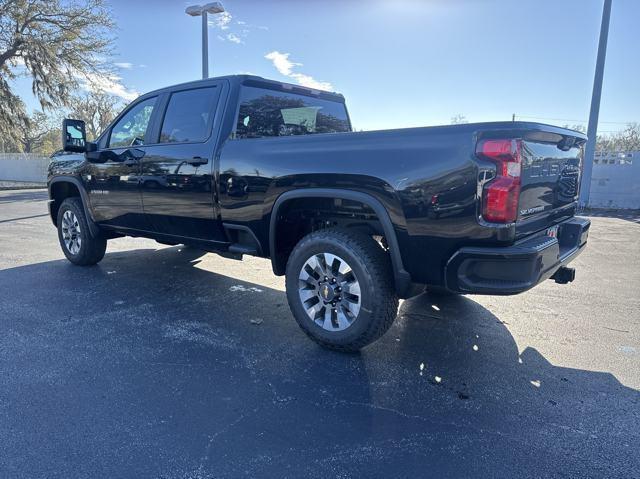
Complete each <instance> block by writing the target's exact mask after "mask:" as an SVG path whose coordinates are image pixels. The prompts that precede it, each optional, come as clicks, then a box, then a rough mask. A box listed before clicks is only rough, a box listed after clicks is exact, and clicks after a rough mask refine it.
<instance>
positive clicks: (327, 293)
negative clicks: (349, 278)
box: [320, 283, 335, 301]
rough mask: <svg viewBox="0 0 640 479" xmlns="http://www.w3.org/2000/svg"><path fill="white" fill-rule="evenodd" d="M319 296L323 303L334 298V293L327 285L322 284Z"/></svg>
mask: <svg viewBox="0 0 640 479" xmlns="http://www.w3.org/2000/svg"><path fill="white" fill-rule="evenodd" d="M320 296H322V299H324V300H325V301H332V300H333V298H334V297H335V291H334V290H333V288H332V287H331V286H329V285H328V284H327V283H323V284H321V285H320Z"/></svg>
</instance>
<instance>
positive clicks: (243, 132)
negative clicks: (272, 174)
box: [235, 86, 351, 138]
mask: <svg viewBox="0 0 640 479" xmlns="http://www.w3.org/2000/svg"><path fill="white" fill-rule="evenodd" d="M239 104H240V105H239V110H238V121H237V123H236V131H235V137H236V138H262V137H273V136H292V135H312V134H317V133H343V132H349V131H351V124H350V122H349V115H348V114H347V108H346V106H345V104H344V102H340V101H332V100H327V99H325V98H320V97H318V96H307V95H302V94H297V93H290V92H283V91H279V90H271V89H266V88H259V87H253V86H243V87H242V90H241V93H240V101H239Z"/></svg>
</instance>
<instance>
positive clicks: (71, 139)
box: [62, 118, 87, 153]
mask: <svg viewBox="0 0 640 479" xmlns="http://www.w3.org/2000/svg"><path fill="white" fill-rule="evenodd" d="M62 149H63V150H64V151H73V152H76V153H84V152H85V151H87V133H86V131H85V127H84V121H82V120H72V119H70V118H65V119H64V120H62Z"/></svg>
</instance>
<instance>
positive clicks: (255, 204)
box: [48, 75, 590, 351]
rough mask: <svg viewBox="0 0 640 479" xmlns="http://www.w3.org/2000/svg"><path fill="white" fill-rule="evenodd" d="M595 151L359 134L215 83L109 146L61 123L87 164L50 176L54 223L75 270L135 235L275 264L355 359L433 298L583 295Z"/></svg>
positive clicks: (248, 80) (256, 84) (324, 116)
mask: <svg viewBox="0 0 640 479" xmlns="http://www.w3.org/2000/svg"><path fill="white" fill-rule="evenodd" d="M585 141H586V137H585V136H584V135H583V134H581V133H578V132H576V131H571V130H567V129H563V128H557V127H554V126H550V125H543V124H539V123H529V122H495V123H475V124H462V125H451V126H437V127H425V128H410V129H398V130H384V131H367V132H353V131H352V127H351V121H350V119H349V115H348V112H347V108H346V106H345V100H344V97H343V96H342V95H339V94H336V93H329V92H324V91H317V90H313V89H309V88H305V87H301V86H297V85H290V84H286V83H281V82H277V81H271V80H266V79H264V78H260V77H256V76H249V75H237V76H227V77H218V78H211V79H206V80H201V81H195V82H191V83H186V84H182V85H177V86H172V87H168V88H163V89H161V90H157V91H153V92H150V93H147V94H145V95H142V96H141V97H139V98H138V99H137V100H135V101H133V102H132V103H131V104H130V105H129V106H128V107H127V108H125V109H124V111H123V112H122V113H121V114H120V115H119V116H118V117H117V118H116V119H115V120H114V121H113V123H112V124H111V125H110V126H109V127H108V128H107V129H106V130H105V131H104V132H103V133H102V134H101V135H100V136H99V137H98V138H97V139H96V140H95V141H94V142H88V141H87V140H86V135H85V129H84V123H83V122H82V121H79V120H72V119H66V120H64V122H63V143H64V150H65V151H67V152H75V153H76V154H74V155H65V156H60V157H56V158H54V159H53V160H52V162H51V165H50V168H49V178H48V187H49V197H50V201H49V208H50V213H51V219H52V220H53V223H54V225H55V226H56V227H57V228H58V236H59V240H60V244H61V247H62V250H63V252H64V254H65V255H66V257H67V258H68V259H69V260H70V261H71V262H72V263H74V264H78V265H93V264H96V263H98V262H99V261H100V260H101V259H102V258H103V257H104V255H105V250H106V245H107V241H108V240H109V239H111V238H117V237H119V236H124V235H126V236H142V237H147V238H152V239H155V240H156V241H158V242H160V243H164V244H171V245H175V244H186V245H190V246H192V247H195V248H200V249H202V250H205V251H210V252H215V253H219V254H222V255H225V256H229V257H233V258H238V259H241V258H242V257H243V256H244V255H253V256H259V257H264V258H270V260H271V264H272V267H273V272H274V273H275V274H276V275H286V281H285V282H286V291H287V298H288V301H289V305H290V307H291V311H292V312H293V316H294V317H295V319H296V321H297V322H298V323H299V325H300V326H301V328H302V329H303V330H304V331H305V332H306V333H307V334H308V335H309V336H310V337H311V338H312V339H314V340H315V341H317V342H318V343H320V344H322V345H324V346H326V347H329V348H333V349H339V350H344V351H352V350H358V349H360V348H362V347H364V346H366V345H367V344H369V343H371V342H373V341H374V340H376V339H377V338H379V337H380V336H381V335H382V334H384V333H385V331H386V330H387V329H388V328H389V327H390V325H391V324H392V322H393V320H394V318H395V316H396V314H397V309H398V300H399V298H408V297H411V296H412V295H415V294H418V293H420V292H422V291H424V290H425V287H426V288H427V290H430V291H432V292H434V293H440V294H493V295H507V294H516V293H521V292H523V291H526V290H528V289H530V288H532V287H534V286H535V285H537V284H538V283H540V282H541V281H544V280H547V279H549V278H551V279H553V280H555V281H556V283H568V282H570V281H572V280H573V279H574V274H575V272H574V270H573V269H572V268H570V267H568V266H567V264H568V263H569V262H570V261H571V260H572V259H574V258H575V257H576V255H578V254H579V253H580V252H581V251H582V250H583V249H584V247H585V245H586V242H587V236H588V232H589V226H590V223H589V221H588V220H587V219H584V218H580V217H576V216H575V214H576V205H577V198H578V190H579V185H580V172H581V167H582V155H583V145H584V143H585ZM185 294H188V292H185Z"/></svg>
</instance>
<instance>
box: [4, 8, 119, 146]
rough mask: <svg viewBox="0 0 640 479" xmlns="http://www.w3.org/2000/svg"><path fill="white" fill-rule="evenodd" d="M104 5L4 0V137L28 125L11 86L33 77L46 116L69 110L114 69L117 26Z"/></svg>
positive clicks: (11, 136) (14, 136) (13, 136)
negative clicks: (82, 91) (76, 96)
mask: <svg viewBox="0 0 640 479" xmlns="http://www.w3.org/2000/svg"><path fill="white" fill-rule="evenodd" d="M110 18H111V16H110V14H109V12H108V10H107V8H106V7H105V5H104V0H86V1H84V2H82V1H80V0H70V1H64V0H0V136H3V137H5V138H7V139H13V140H16V139H19V138H20V137H21V136H22V134H21V133H22V130H23V129H24V128H25V127H26V125H27V122H28V115H27V113H26V111H25V106H24V103H23V102H22V100H21V99H20V98H19V97H18V96H17V95H16V93H14V91H13V88H12V81H13V80H15V79H16V78H18V77H29V78H31V89H32V92H33V94H34V96H35V97H36V98H37V99H38V101H39V102H40V106H41V108H42V110H43V111H47V110H50V109H52V108H56V107H68V106H70V105H71V99H72V92H73V91H75V90H77V89H78V88H79V86H80V84H81V83H82V82H86V83H92V82H93V81H97V80H99V79H100V78H103V77H104V76H105V75H108V74H109V72H110V70H109V67H108V66H107V65H106V63H105V59H106V58H108V56H109V51H110V49H111V46H112V43H113V38H112V37H111V36H110V30H111V29H112V28H113V23H112V21H111V20H110Z"/></svg>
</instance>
